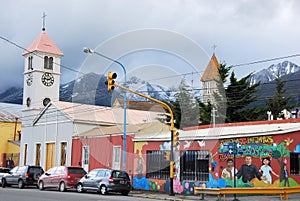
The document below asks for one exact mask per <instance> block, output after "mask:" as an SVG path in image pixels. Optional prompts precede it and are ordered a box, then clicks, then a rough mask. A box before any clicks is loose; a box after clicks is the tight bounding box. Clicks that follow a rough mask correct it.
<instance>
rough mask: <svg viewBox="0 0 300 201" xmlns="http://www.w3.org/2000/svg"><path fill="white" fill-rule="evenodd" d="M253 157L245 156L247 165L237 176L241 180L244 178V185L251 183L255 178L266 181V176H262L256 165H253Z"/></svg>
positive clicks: (243, 166)
mask: <svg viewBox="0 0 300 201" xmlns="http://www.w3.org/2000/svg"><path fill="white" fill-rule="evenodd" d="M251 163H252V157H251V156H250V155H247V156H245V164H243V165H242V166H241V167H240V169H239V171H238V173H237V174H236V176H237V178H238V179H239V178H241V177H242V181H243V182H244V183H247V182H250V181H251V180H252V179H254V178H255V176H256V177H257V178H258V179H259V180H264V179H265V176H262V175H261V174H260V173H259V171H258V169H257V167H256V166H255V165H252V164H251Z"/></svg>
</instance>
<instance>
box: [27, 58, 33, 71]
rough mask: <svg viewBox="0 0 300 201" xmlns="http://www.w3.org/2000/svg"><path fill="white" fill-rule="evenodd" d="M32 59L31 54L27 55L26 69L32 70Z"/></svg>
mask: <svg viewBox="0 0 300 201" xmlns="http://www.w3.org/2000/svg"><path fill="white" fill-rule="evenodd" d="M32 59H33V57H32V56H30V57H28V70H33V68H32Z"/></svg>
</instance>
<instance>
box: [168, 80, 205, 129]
mask: <svg viewBox="0 0 300 201" xmlns="http://www.w3.org/2000/svg"><path fill="white" fill-rule="evenodd" d="M191 91H192V89H191V88H190V87H189V86H188V85H187V84H186V81H185V80H184V79H183V80H182V81H181V82H180V85H179V91H178V93H176V94H175V95H174V97H175V100H174V101H170V102H169V103H167V104H168V105H169V106H170V108H171V109H172V112H173V115H174V120H175V122H174V126H175V127H176V128H178V129H179V128H184V127H190V126H197V125H198V124H199V117H198V116H199V107H198V105H197V101H196V100H195V98H194V97H193V95H192V93H191Z"/></svg>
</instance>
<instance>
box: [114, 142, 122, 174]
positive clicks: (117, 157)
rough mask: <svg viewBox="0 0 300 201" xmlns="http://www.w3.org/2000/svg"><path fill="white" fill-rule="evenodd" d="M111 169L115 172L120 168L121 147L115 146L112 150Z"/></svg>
mask: <svg viewBox="0 0 300 201" xmlns="http://www.w3.org/2000/svg"><path fill="white" fill-rule="evenodd" d="M112 168H113V169H115V170H120V168H121V147H120V146H115V147H114V149H113V162H112Z"/></svg>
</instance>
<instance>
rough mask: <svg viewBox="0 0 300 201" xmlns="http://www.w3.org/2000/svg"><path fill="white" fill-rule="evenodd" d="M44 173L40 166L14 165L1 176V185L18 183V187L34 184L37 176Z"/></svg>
mask: <svg viewBox="0 0 300 201" xmlns="http://www.w3.org/2000/svg"><path fill="white" fill-rule="evenodd" d="M43 173H44V170H43V168H42V167H40V166H31V165H25V166H16V167H14V168H13V169H11V170H10V171H9V173H6V174H4V175H3V177H2V187H3V188H5V187H6V186H10V185H18V187H19V188H23V187H24V186H29V185H36V186H37V181H38V179H39V177H40V176H41V175H42V174H43Z"/></svg>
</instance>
